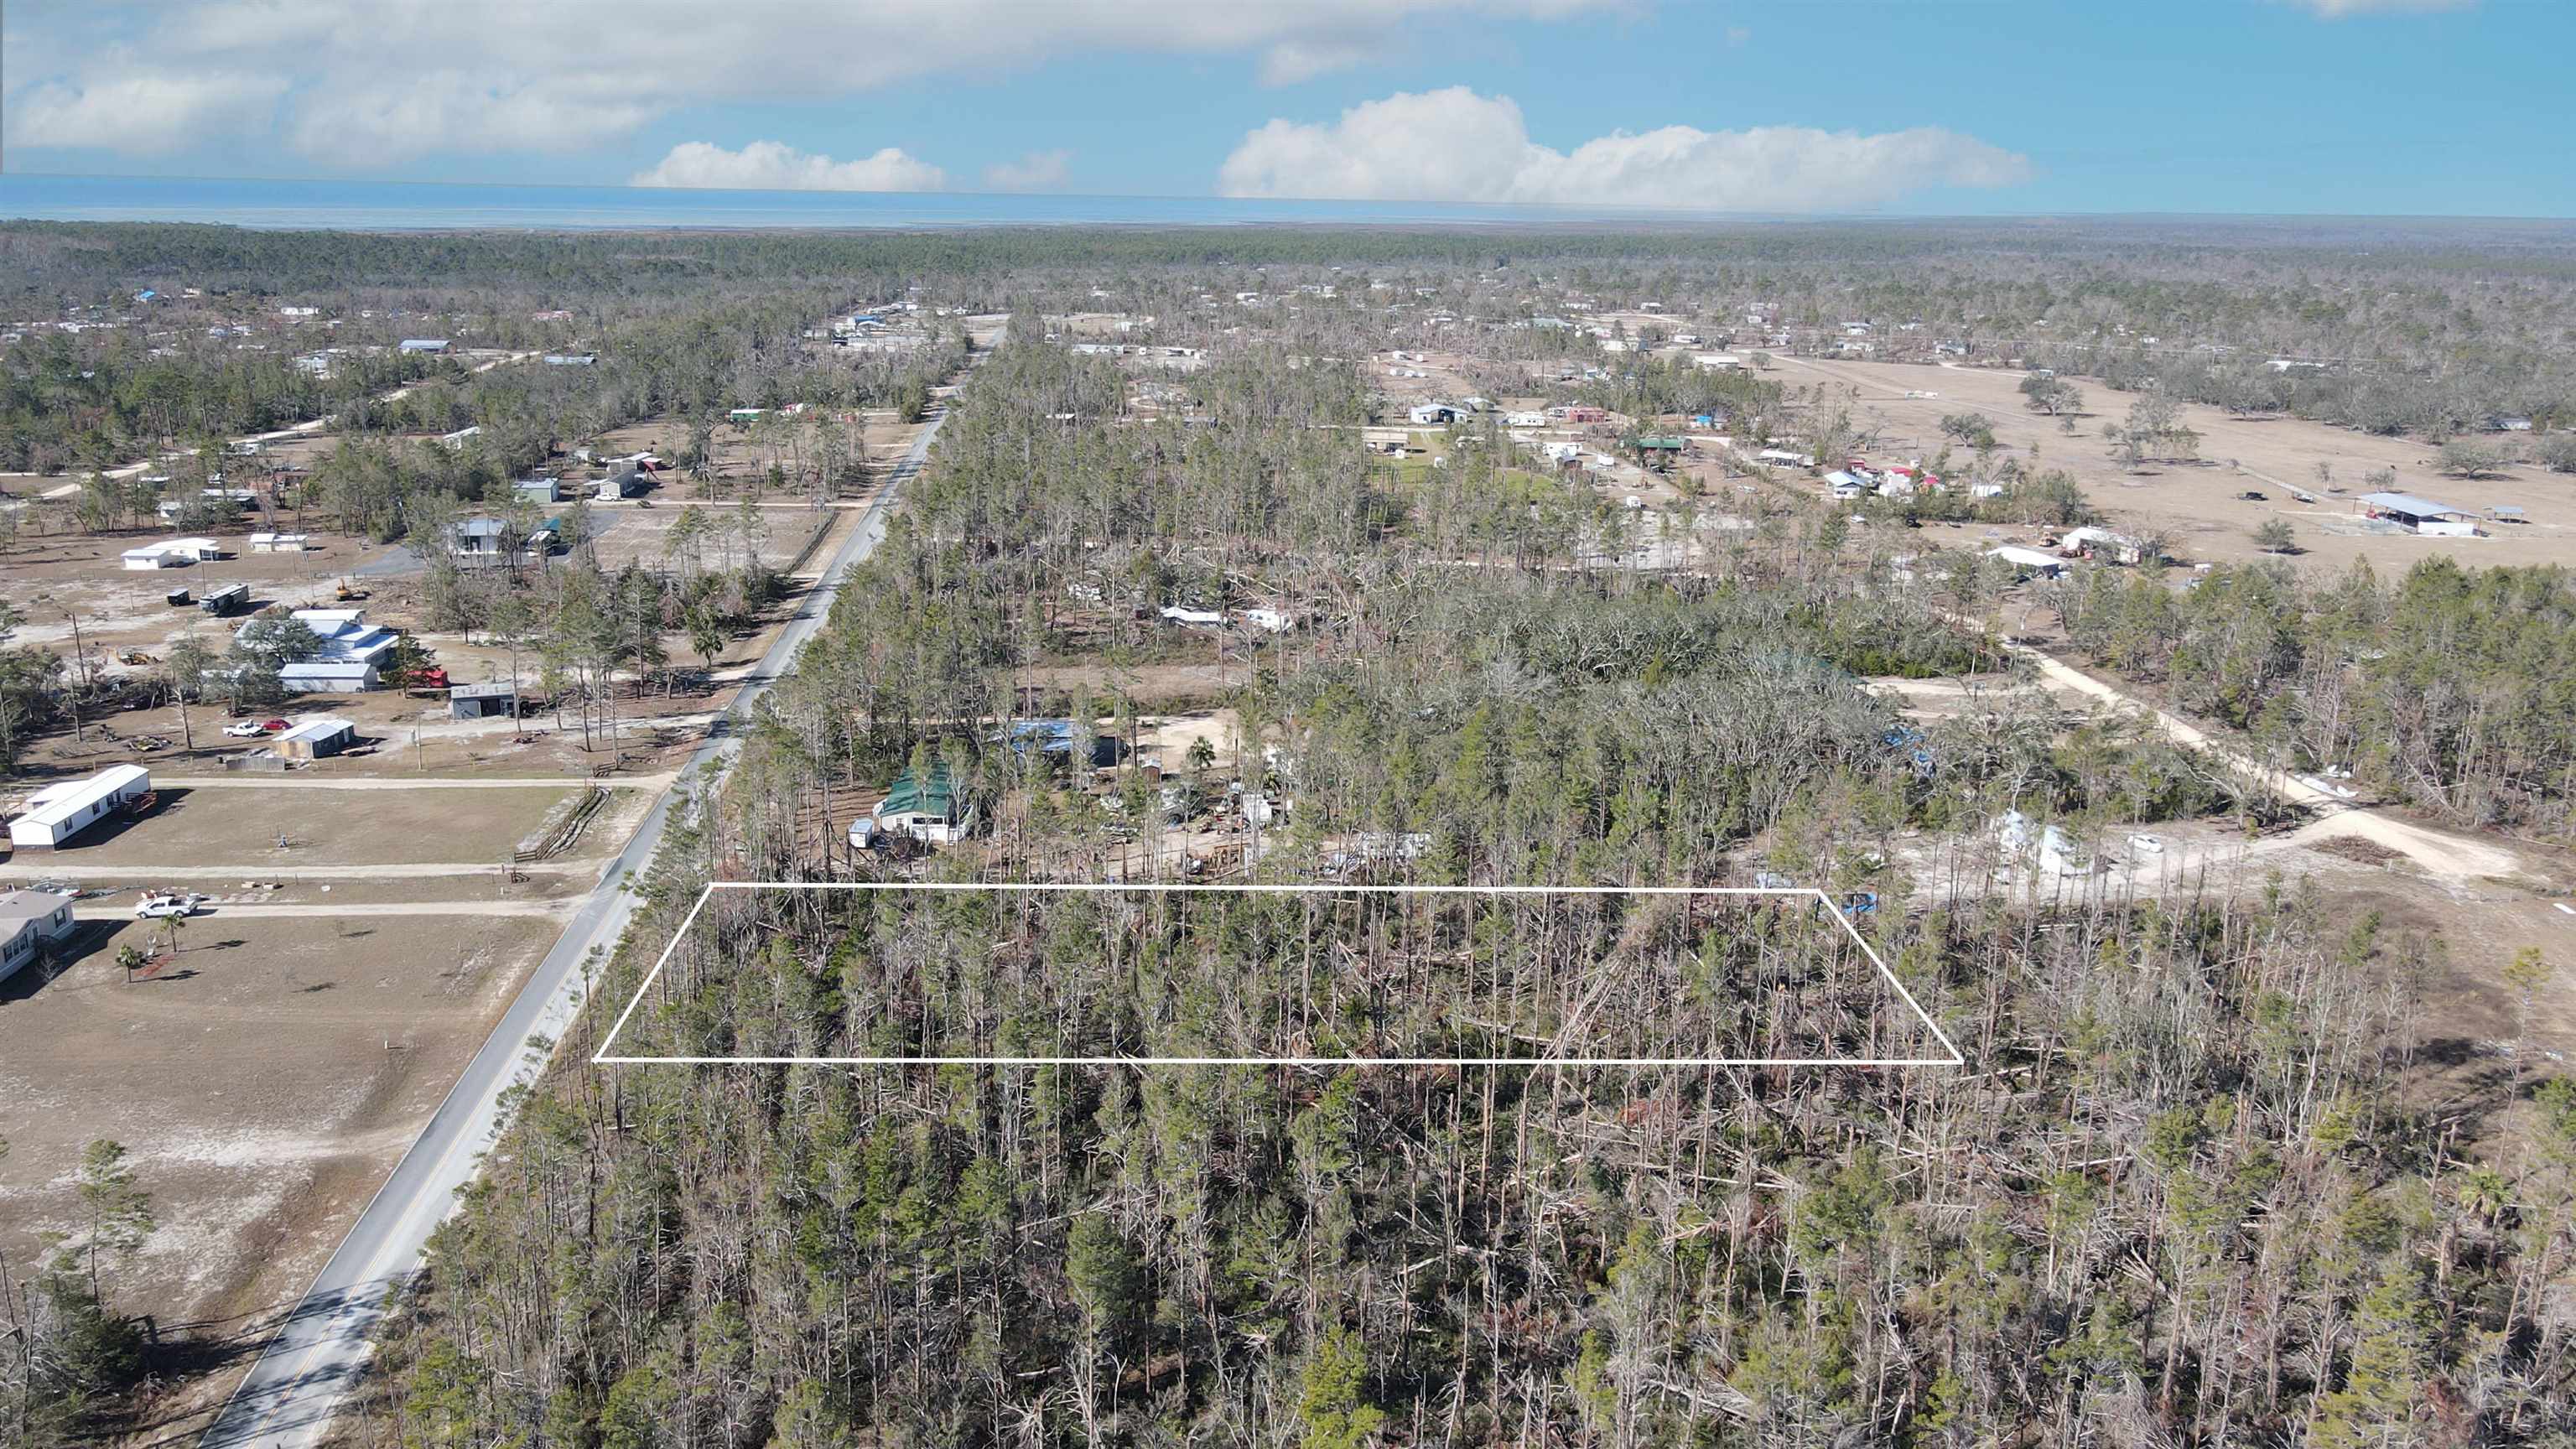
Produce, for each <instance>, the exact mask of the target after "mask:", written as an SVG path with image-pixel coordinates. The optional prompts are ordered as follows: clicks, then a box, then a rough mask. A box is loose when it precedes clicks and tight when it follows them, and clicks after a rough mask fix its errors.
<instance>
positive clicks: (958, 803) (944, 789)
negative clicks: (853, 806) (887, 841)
mask: <svg viewBox="0 0 2576 1449" xmlns="http://www.w3.org/2000/svg"><path fill="white" fill-rule="evenodd" d="M974 828H975V807H974V806H973V805H972V804H970V803H969V802H968V801H967V800H966V799H965V797H964V795H963V794H962V793H961V792H960V791H959V790H958V789H957V787H956V784H955V782H954V781H952V780H951V779H950V778H949V774H948V766H947V764H946V763H944V762H942V763H938V764H934V765H932V766H931V767H930V778H929V779H928V780H927V781H924V780H921V779H918V778H916V777H915V776H914V775H913V773H912V772H911V771H909V770H907V771H905V772H904V773H903V774H901V775H898V776H896V777H895V781H894V784H893V785H892V786H891V787H889V788H888V789H887V791H886V797H885V799H883V800H881V801H878V802H877V808H876V809H875V810H873V811H870V812H869V815H868V818H867V819H865V820H854V821H852V822H850V844H851V845H853V846H855V847H857V848H859V849H862V850H864V849H866V848H867V847H868V845H869V844H870V843H871V842H872V841H873V840H874V839H875V837H876V836H877V835H879V834H886V835H908V836H911V837H912V838H913V839H915V840H918V841H920V842H921V843H922V844H924V845H946V844H948V843H950V842H951V841H955V840H960V839H963V838H964V837H965V836H966V835H967V834H968V833H969V832H971V831H972V830H973V829H974Z"/></svg>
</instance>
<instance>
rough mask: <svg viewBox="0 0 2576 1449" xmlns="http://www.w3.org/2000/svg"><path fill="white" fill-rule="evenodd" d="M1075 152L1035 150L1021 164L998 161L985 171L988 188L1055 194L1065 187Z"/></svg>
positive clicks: (1022, 158) (1024, 157)
mask: <svg viewBox="0 0 2576 1449" xmlns="http://www.w3.org/2000/svg"><path fill="white" fill-rule="evenodd" d="M1072 160H1073V153H1072V152H1071V151H1060V150H1059V151H1031V152H1030V153H1029V154H1027V155H1026V156H1023V157H1021V158H1020V159H1019V160H1017V161H996V162H994V163H993V164H992V165H990V166H987V167H985V168H984V185H985V188H986V189H988V190H992V191H1054V190H1056V189H1058V188H1060V187H1062V186H1063V185H1064V172H1065V166H1066V163H1068V162H1070V161H1072Z"/></svg>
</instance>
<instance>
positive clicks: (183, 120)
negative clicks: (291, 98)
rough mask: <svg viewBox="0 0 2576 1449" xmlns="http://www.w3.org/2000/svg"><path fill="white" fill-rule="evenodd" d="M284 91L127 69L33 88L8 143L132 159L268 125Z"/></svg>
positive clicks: (263, 80) (226, 77) (217, 74)
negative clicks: (214, 133) (78, 149)
mask: <svg viewBox="0 0 2576 1449" xmlns="http://www.w3.org/2000/svg"><path fill="white" fill-rule="evenodd" d="M285 91H286V82H285V81H284V80H282V79H279V78H277V77H274V76H260V75H243V74H237V73H230V72H225V71H208V72H202V73H189V72H185V71H171V70H163V69H157V68H133V67H122V68H120V69H118V70H117V71H116V72H114V73H102V74H98V75H93V76H88V77H84V78H82V79H80V80H78V81H74V82H71V83H65V82H62V81H48V82H45V83H42V84H39V85H35V86H31V87H29V88H28V89H27V90H26V91H25V92H24V93H22V94H21V95H20V96H18V97H17V98H16V104H15V105H14V106H13V107H12V108H11V110H12V114H11V115H10V117H9V139H10V140H11V141H12V142H14V143H16V144H17V145H20V146H74V147H81V148H84V149H90V148H95V149H100V150H108V151H117V152H124V153H129V154H131V153H137V152H144V151H157V150H163V149H166V148H169V147H173V146H178V145H182V144H185V143H186V142H188V141H191V140H194V139H196V138H197V137H198V136H199V135H200V134H202V133H204V132H207V131H218V132H220V131H233V130H241V129H247V128H252V127H257V126H264V125H266V124H267V122H268V118H269V115H270V113H271V112H272V111H273V110H274V108H275V107H276V104H277V99H278V97H279V96H281V95H283V94H284V93H285Z"/></svg>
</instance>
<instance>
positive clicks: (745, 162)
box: [633, 141, 948, 191]
mask: <svg viewBox="0 0 2576 1449" xmlns="http://www.w3.org/2000/svg"><path fill="white" fill-rule="evenodd" d="M633 184H634V185H637V186H680V187H698V188H712V189H716V190H726V191H938V190H940V189H942V188H944V187H946V186H947V184H948V175H947V173H946V172H943V171H941V170H940V169H939V168H938V167H936V166H933V165H931V164H930V163H929V162H927V161H921V160H917V159H915V158H914V157H912V156H909V155H906V154H905V153H904V152H903V151H902V150H901V149H900V148H897V147H894V146H888V147H886V148H885V149H884V150H882V151H879V152H877V153H876V154H875V155H873V156H861V157H859V158H858V159H857V160H855V161H835V160H833V159H832V158H831V157H829V156H818V155H815V154H813V153H812V152H808V151H799V150H797V149H796V148H795V147H793V146H790V145H787V144H785V143H783V142H779V141H754V142H752V143H751V144H750V145H748V146H745V147H743V148H742V149H741V150H739V151H728V150H726V149H725V148H723V147H722V146H717V145H713V144H711V143H709V142H706V141H683V142H681V143H680V144H679V145H677V146H674V147H672V148H671V152H670V154H669V155H667V156H664V157H663V158H662V161H661V164H660V165H658V166H655V167H654V168H653V169H652V170H650V171H639V172H637V173H635V178H634V182H633Z"/></svg>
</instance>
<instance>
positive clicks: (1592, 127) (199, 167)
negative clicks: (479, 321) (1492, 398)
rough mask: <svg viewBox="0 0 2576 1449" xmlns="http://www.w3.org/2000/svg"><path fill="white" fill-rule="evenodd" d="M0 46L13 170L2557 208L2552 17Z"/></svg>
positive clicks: (2029, 207) (1808, 12) (135, 17)
mask: <svg viewBox="0 0 2576 1449" xmlns="http://www.w3.org/2000/svg"><path fill="white" fill-rule="evenodd" d="M2337 12H2344V13H2337ZM711 14H712V15H714V16H718V17H721V19H710V18H709V17H710V15H711ZM5 24H6V27H7V28H6V33H5V35H0V41H5V43H6V46H7V49H6V52H5V54H6V60H7V65H6V69H5V71H0V122H5V123H6V128H7V129H6V137H5V139H6V141H7V142H8V145H9V149H8V150H7V152H6V154H5V164H6V166H7V167H8V169H10V170H12V171H17V172H39V171H43V172H74V173H114V174H141V175H191V176H264V177H351V178H363V179H370V180H439V181H527V182H566V183H594V184H595V183H607V184H622V183H626V182H629V181H633V180H638V179H642V180H647V181H650V182H653V183H658V184H677V185H754V186H805V187H835V188H845V189H901V190H920V189H954V190H986V189H1051V190H1071V191H1082V192H1093V193H1105V194H1153V195H1207V194H1210V193H1212V192H1222V193H1230V194H1268V195H1322V196H1377V197H1385V198H1388V199H1402V200H1468V201H1477V200H1485V201H1521V202H1564V203H1570V204H1575V205H1605V206H1606V205H1643V206H1660V207H1681V208H1702V209H1710V210H1744V211H1823V212H1845V211H1866V212H1893V213H1908V212H1912V213H1961V212H2007V213H2009V212H2124V211H2160V212H2262V213H2280V212H2323V213H2348V214H2471V215H2546V216H2567V215H2571V214H2576V166H2571V165H2569V164H2568V162H2567V161H2566V159H2565V151H2566V142H2565V139H2564V137H2565V127H2566V122H2565V120H2564V118H2563V116H2562V115H2560V114H2556V112H2558V111H2561V110H2563V107H2564V102H2565V99H2566V97H2567V96H2568V94H2569V93H2570V87H2569V83H2568V81H2567V79H2566V75H2565V67H2566V64H2567V59H2566V58H2567V57H2568V56H2569V55H2570V54H2571V53H2576V4H2569V3H2564V0H2161V3H2136V0H2101V3H2091V0H2063V3H2038V0H1274V3H1266V4H1265V3H1243V0H1238V3H1234V4H1224V3H1218V4H1209V3H1206V0H1098V3H1095V4H1087V5H1086V4H1075V3H1069V0H1068V3H1057V4H1049V3H1044V0H841V3H817V0H803V3H789V0H736V3H733V4H730V5H727V6H722V7H712V8H711V7H705V6H701V5H697V4H693V3H686V0H550V3H547V4H544V5H525V4H515V3H503V0H445V3H431V0H368V3H359V0H347V3H344V4H335V3H331V0H295V3H289V0H162V3H156V4H150V5H133V6H128V5H116V4H109V5H76V4H70V3H60V0H17V3H13V4H11V5H10V6H9V7H8V9H7V11H6V19H5Z"/></svg>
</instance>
